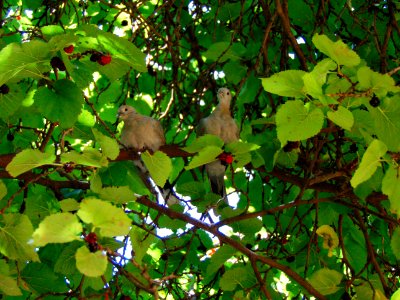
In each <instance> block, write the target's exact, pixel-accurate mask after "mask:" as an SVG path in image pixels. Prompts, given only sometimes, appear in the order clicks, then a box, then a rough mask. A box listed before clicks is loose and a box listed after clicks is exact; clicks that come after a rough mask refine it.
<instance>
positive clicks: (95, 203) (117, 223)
mask: <svg viewBox="0 0 400 300" xmlns="http://www.w3.org/2000/svg"><path fill="white" fill-rule="evenodd" d="M78 216H79V218H81V220H82V221H84V222H85V223H88V224H92V225H93V226H94V228H99V229H100V234H101V235H102V236H103V237H114V236H121V235H127V234H128V233H129V230H130V225H131V220H130V219H129V217H128V216H127V215H126V214H125V212H124V211H123V210H122V209H121V208H118V207H116V206H114V205H112V204H111V203H110V202H106V201H102V200H99V199H96V198H86V199H84V200H83V201H82V202H81V208H80V209H79V211H78Z"/></svg>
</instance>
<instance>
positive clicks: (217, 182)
mask: <svg viewBox="0 0 400 300" xmlns="http://www.w3.org/2000/svg"><path fill="white" fill-rule="evenodd" d="M225 169H226V167H225V166H224V165H223V164H222V163H221V162H220V161H214V162H212V163H209V164H207V165H206V171H207V175H208V179H209V180H210V185H211V191H212V192H213V193H214V194H217V195H220V196H221V197H222V198H223V199H224V200H226V189H225V180H224V177H225Z"/></svg>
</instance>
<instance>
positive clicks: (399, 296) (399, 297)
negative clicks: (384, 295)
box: [390, 289, 400, 300]
mask: <svg viewBox="0 0 400 300" xmlns="http://www.w3.org/2000/svg"><path fill="white" fill-rule="evenodd" d="M390 300H400V289H398V290H397V291H396V292H394V294H393V295H392V297H391V298H390Z"/></svg>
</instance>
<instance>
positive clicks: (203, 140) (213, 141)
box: [182, 134, 224, 153]
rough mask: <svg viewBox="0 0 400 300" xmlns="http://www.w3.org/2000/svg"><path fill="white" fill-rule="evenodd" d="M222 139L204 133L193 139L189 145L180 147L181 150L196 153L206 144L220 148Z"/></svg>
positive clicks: (222, 142)
mask: <svg viewBox="0 0 400 300" xmlns="http://www.w3.org/2000/svg"><path fill="white" fill-rule="evenodd" d="M223 145H224V141H223V140H222V139H221V138H220V137H218V136H216V135H213V134H205V135H202V136H200V137H198V138H197V139H196V140H194V141H193V142H192V143H191V144H190V145H189V146H187V147H184V148H182V150H184V151H186V152H189V153H196V152H199V151H201V150H202V149H204V148H205V147H208V146H215V147H219V148H222V146H223Z"/></svg>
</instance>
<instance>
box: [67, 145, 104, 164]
mask: <svg viewBox="0 0 400 300" xmlns="http://www.w3.org/2000/svg"><path fill="white" fill-rule="evenodd" d="M60 158H61V162H63V163H67V162H74V163H75V164H77V165H84V166H92V167H97V168H101V167H106V166H107V165H108V160H107V158H106V157H104V156H103V155H102V154H101V153H100V152H99V151H98V150H96V149H92V148H86V149H85V150H83V152H82V153H78V152H76V151H74V150H72V151H69V152H66V153H63V154H61V155H60Z"/></svg>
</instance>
